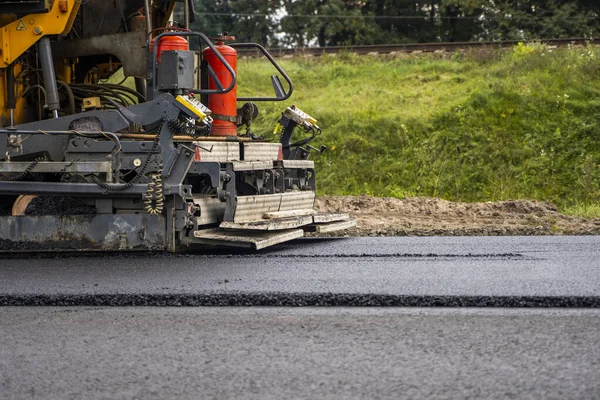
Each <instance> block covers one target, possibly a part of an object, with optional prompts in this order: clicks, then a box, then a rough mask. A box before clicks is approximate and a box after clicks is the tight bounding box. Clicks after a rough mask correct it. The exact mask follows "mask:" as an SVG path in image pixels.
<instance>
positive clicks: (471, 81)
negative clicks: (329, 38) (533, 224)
mask: <svg viewBox="0 0 600 400" xmlns="http://www.w3.org/2000/svg"><path fill="white" fill-rule="evenodd" d="M281 64H282V66H283V67H284V69H285V70H286V71H288V73H289V74H290V76H291V77H292V80H293V81H294V84H295V87H296V91H295V92H294V95H293V97H292V99H291V100H290V102H292V103H295V104H296V105H298V106H299V107H300V108H302V109H304V110H305V111H306V112H308V113H309V114H312V115H313V116H315V117H316V118H318V119H319V123H320V125H321V128H322V129H323V135H322V136H321V137H320V138H319V140H318V143H317V144H319V145H320V144H326V145H328V146H329V151H328V152H326V153H325V154H324V155H323V156H321V157H320V158H317V164H318V168H319V169H318V175H317V181H318V184H319V191H320V193H327V194H360V193H367V194H372V195H377V196H396V197H403V196H407V195H423V196H436V197H442V198H445V199H449V200H460V201H487V200H503V199H509V198H512V199H515V198H527V199H537V200H549V201H552V202H554V203H556V204H558V205H559V206H561V207H562V208H563V209H567V208H571V209H581V212H584V211H587V209H586V205H587V204H589V203H597V199H598V195H599V194H600V170H599V167H598V165H599V164H600V137H599V136H600V50H599V49H597V48H592V47H589V48H574V49H555V50H550V49H548V48H546V47H544V46H542V45H529V46H522V47H518V48H516V49H515V50H514V51H510V52H503V53H498V52H493V51H478V52H476V53H470V54H455V55H451V56H426V55H420V56H400V57H398V58H389V57H387V58H386V57H368V56H362V57H358V56H353V55H338V56H337V57H329V56H327V57H320V58H312V59H308V58H297V59H293V60H282V61H281ZM239 70H240V72H239V74H240V80H239V82H240V90H239V91H240V93H241V94H256V93H261V92H262V93H264V94H269V95H270V94H271V92H272V89H270V88H269V87H268V85H269V78H268V77H269V75H270V74H271V73H272V70H271V69H270V68H269V67H268V65H267V64H266V63H265V62H262V61H257V60H240V62H239ZM286 105H287V103H286ZM260 107H261V111H262V115H263V117H262V119H261V120H260V121H259V122H257V123H256V126H255V128H256V131H257V132H271V131H272V128H273V126H274V124H275V122H276V120H277V117H278V114H279V112H280V111H281V110H282V109H283V107H284V105H283V104H280V103H264V104H262V105H260ZM268 135H270V133H268Z"/></svg>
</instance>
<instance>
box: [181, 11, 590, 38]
mask: <svg viewBox="0 0 600 400" xmlns="http://www.w3.org/2000/svg"><path fill="white" fill-rule="evenodd" d="M179 4H181V3H179ZM196 11H197V21H196V22H195V23H194V24H192V28H193V29H195V30H200V31H202V32H205V33H207V34H209V35H215V34H216V33H221V32H229V33H230V34H234V35H236V36H237V37H238V39H239V40H240V41H257V42H259V43H262V44H266V45H269V46H272V47H273V46H278V45H284V46H292V47H303V46H316V45H319V46H321V47H323V46H338V45H370V44H382V43H406V42H436V41H443V42H456V41H477V40H535V39H552V38H561V37H562V38H568V37H594V36H597V35H598V33H599V32H600V19H599V18H598V15H599V13H600V5H598V2H597V1H594V0H561V1H555V0H538V1H535V2H526V1H520V0H519V1H517V0H503V1H496V0H430V1H427V2H415V1H409V0H364V1H351V0H302V1H298V0H217V1H212V0H211V1H209V0H196ZM176 18H177V19H178V20H179V21H181V18H182V15H181V7H178V11H177V12H176Z"/></svg>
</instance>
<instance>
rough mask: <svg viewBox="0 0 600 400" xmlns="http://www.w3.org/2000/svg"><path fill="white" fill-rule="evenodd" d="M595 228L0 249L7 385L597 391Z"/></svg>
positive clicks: (167, 390)
mask: <svg viewBox="0 0 600 400" xmlns="http://www.w3.org/2000/svg"><path fill="white" fill-rule="evenodd" d="M599 244H600V237H498V238H489V237H488V238H452V237H442V238H441V237H437V238H355V239H342V240H300V241H296V242H293V243H290V244H288V245H285V246H281V247H278V248H276V249H272V250H269V251H265V252H260V253H232V252H213V253H207V254H193V255H165V254H158V255H109V256H101V255H91V256H90V255H86V256H83V255H80V256H74V257H47V256H44V257H41V258H38V257H18V258H14V257H12V258H2V259H0V305H4V306H7V307H0V399H57V398H58V399H79V398H86V399H119V398H123V399H130V398H139V399H165V398H177V399H188V398H189V399H198V398H206V399H230V398H239V399H246V398H248V399H287V398H302V399H314V398H318V399H346V398H347V399H351V398H365V399H377V398H380V399H398V398H450V399H454V398H477V399H479V398H498V399H505V398H544V399H553V398H555V399H597V398H600V346H599V344H600V268H599V267H600V257H599V256H600V254H599V253H600V246H599ZM15 305H20V306H21V307H14V306H15ZM32 305H38V306H39V305H44V306H50V307H29V306H32ZM57 305H63V307H56V306H57ZM133 305H143V306H148V307H131V306H133ZM165 305H172V306H198V305H201V306H202V305H204V306H206V305H218V306H227V305H230V306H235V307H209V308H207V307H150V306H165ZM109 306H126V307H109ZM240 306H254V307H240ZM264 306H271V307H264ZM273 306H277V307H273ZM297 306H304V307H297ZM315 306H330V307H315ZM331 306H333V307H331ZM365 306H369V307H365ZM398 306H404V307H398ZM406 306H410V307H406ZM468 307H471V308H468ZM472 307H477V308H472Z"/></svg>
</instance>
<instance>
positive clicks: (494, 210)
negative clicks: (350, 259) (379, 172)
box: [316, 195, 600, 236]
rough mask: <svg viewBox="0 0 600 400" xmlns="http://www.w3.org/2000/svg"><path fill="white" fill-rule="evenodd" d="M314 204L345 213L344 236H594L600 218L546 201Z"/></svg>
mask: <svg viewBox="0 0 600 400" xmlns="http://www.w3.org/2000/svg"><path fill="white" fill-rule="evenodd" d="M316 208H317V209H318V210H319V211H323V212H342V213H348V214H350V215H351V216H352V217H353V218H355V219H356V221H357V226H356V227H355V228H352V229H349V230H348V231H346V232H345V234H346V235H349V236H440V235H442V236H481V235H483V236H501V235H598V234H600V219H592V220H590V219H585V218H578V217H571V216H567V215H564V214H561V213H559V212H558V211H557V209H556V207H555V206H554V205H552V204H550V203H547V202H539V201H529V200H508V201H500V202H485V203H459V202H451V201H446V200H441V199H434V198H424V197H410V198H405V199H396V198H378V197H372V196H366V195H362V196H319V197H318V198H317V204H316Z"/></svg>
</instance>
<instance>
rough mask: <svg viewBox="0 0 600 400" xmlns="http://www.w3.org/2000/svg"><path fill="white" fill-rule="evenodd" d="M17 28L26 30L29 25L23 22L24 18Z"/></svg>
mask: <svg viewBox="0 0 600 400" xmlns="http://www.w3.org/2000/svg"><path fill="white" fill-rule="evenodd" d="M17 30H18V31H26V30H27V27H26V26H25V24H24V23H23V20H22V19H20V20H19V23H18V24H17Z"/></svg>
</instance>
